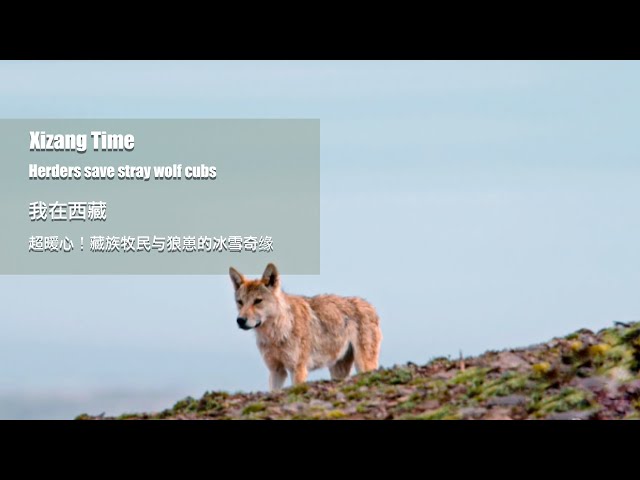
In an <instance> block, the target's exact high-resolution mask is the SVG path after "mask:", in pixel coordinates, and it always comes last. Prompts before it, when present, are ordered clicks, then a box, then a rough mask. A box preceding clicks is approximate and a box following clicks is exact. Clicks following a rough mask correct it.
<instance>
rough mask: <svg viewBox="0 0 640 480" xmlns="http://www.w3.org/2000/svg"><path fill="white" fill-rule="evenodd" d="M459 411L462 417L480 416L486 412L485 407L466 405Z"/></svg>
mask: <svg viewBox="0 0 640 480" xmlns="http://www.w3.org/2000/svg"><path fill="white" fill-rule="evenodd" d="M459 413H460V415H461V416H462V418H480V417H482V416H483V415H484V414H485V413H487V409H486V408H482V407H467V408H461V409H460V410H459Z"/></svg>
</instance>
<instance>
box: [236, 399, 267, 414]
mask: <svg viewBox="0 0 640 480" xmlns="http://www.w3.org/2000/svg"><path fill="white" fill-rule="evenodd" d="M266 409H267V405H266V404H265V403H264V402H255V403H250V404H249V405H247V406H246V407H244V408H243V409H242V415H250V414H252V413H258V412H263V411H265V410H266Z"/></svg>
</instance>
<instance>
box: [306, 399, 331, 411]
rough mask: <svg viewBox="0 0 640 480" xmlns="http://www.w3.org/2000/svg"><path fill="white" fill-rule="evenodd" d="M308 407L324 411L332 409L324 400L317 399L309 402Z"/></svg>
mask: <svg viewBox="0 0 640 480" xmlns="http://www.w3.org/2000/svg"><path fill="white" fill-rule="evenodd" d="M309 406H310V407H311V408H324V409H329V408H333V405H332V404H331V403H330V402H325V401H324V400H318V399H317V398H314V399H313V400H311V401H310V402H309Z"/></svg>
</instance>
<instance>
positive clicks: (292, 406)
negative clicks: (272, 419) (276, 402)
mask: <svg viewBox="0 0 640 480" xmlns="http://www.w3.org/2000/svg"><path fill="white" fill-rule="evenodd" d="M282 410H284V411H285V412H287V413H291V414H294V415H295V414H296V413H301V412H302V411H303V410H304V403H302V402H295V403H288V404H287V405H284V406H283V407H282Z"/></svg>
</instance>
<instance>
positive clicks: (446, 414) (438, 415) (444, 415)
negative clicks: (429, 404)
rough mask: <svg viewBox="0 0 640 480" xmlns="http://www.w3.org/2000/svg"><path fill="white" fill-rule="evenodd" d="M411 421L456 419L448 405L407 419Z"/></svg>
mask: <svg viewBox="0 0 640 480" xmlns="http://www.w3.org/2000/svg"><path fill="white" fill-rule="evenodd" d="M408 418H410V419H411V420H454V419H456V418H458V416H457V415H456V414H455V412H454V411H453V409H452V408H451V407H450V406H449V405H445V406H443V407H440V408H438V409H436V410H429V411H427V412H424V413H421V414H419V415H413V416H411V417H408Z"/></svg>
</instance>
